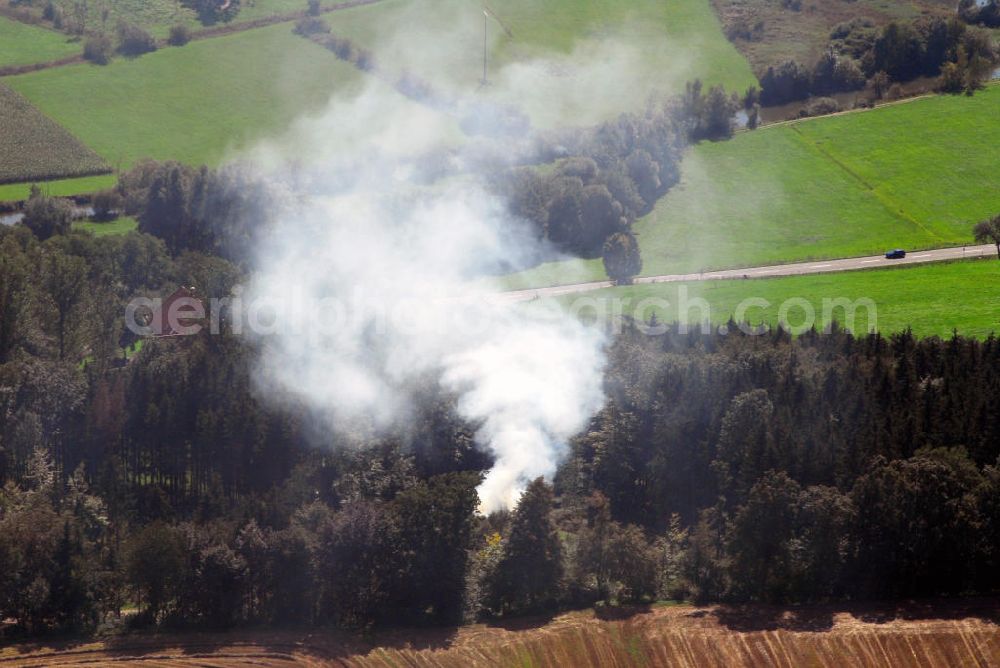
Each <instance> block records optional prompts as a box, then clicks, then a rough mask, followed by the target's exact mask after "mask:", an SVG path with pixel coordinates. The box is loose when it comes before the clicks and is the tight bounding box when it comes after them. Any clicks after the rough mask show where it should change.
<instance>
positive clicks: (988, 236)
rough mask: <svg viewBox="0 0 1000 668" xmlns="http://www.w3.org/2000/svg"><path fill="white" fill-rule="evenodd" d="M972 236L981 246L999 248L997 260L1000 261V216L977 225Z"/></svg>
mask: <svg viewBox="0 0 1000 668" xmlns="http://www.w3.org/2000/svg"><path fill="white" fill-rule="evenodd" d="M972 234H973V236H974V237H975V238H976V241H978V242H979V243H981V244H986V243H990V244H994V245H995V246H996V247H997V258H998V259H1000V215H997V216H994V217H993V218H990V219H988V220H982V221H980V222H978V223H976V226H975V227H974V228H972Z"/></svg>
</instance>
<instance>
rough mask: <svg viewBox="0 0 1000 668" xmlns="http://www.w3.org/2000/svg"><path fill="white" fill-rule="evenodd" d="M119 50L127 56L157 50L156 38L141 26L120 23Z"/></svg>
mask: <svg viewBox="0 0 1000 668" xmlns="http://www.w3.org/2000/svg"><path fill="white" fill-rule="evenodd" d="M118 50H119V51H120V52H121V53H123V54H124V55H126V56H133V57H134V56H141V55H142V54H144V53H149V52H150V51H156V40H155V39H154V38H153V36H152V35H150V34H149V33H148V32H146V31H145V30H143V29H142V28H140V27H139V26H137V25H134V24H131V23H124V22H123V23H120V24H118Z"/></svg>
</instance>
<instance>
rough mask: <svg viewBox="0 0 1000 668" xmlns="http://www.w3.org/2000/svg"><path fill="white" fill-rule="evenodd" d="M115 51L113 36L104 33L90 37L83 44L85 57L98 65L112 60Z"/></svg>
mask: <svg viewBox="0 0 1000 668" xmlns="http://www.w3.org/2000/svg"><path fill="white" fill-rule="evenodd" d="M114 52H115V49H114V46H112V44H111V38H110V37H108V36H107V35H105V34H103V33H100V34H97V35H94V36H92V37H88V38H87V41H86V42H84V45H83V57H84V58H86V59H87V60H89V61H90V62H92V63H96V64H98V65H107V64H108V63H109V62H111V56H113V55H114Z"/></svg>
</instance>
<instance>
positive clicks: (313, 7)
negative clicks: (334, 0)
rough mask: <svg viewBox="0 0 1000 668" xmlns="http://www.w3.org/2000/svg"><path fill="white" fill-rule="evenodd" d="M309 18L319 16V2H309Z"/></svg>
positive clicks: (313, 0) (311, 0)
mask: <svg viewBox="0 0 1000 668" xmlns="http://www.w3.org/2000/svg"><path fill="white" fill-rule="evenodd" d="M308 5H309V16H319V0H309V2H308Z"/></svg>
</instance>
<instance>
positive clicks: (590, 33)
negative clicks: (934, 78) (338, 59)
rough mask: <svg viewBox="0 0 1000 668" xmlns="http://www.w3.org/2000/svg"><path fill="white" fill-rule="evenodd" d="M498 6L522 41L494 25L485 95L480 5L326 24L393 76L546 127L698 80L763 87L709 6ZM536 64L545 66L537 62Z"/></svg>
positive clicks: (612, 2) (591, 0) (582, 120)
mask: <svg viewBox="0 0 1000 668" xmlns="http://www.w3.org/2000/svg"><path fill="white" fill-rule="evenodd" d="M490 6H491V7H492V9H493V10H494V11H495V12H496V14H497V16H499V18H500V19H501V21H502V22H503V24H504V25H505V26H506V27H507V28H509V29H510V32H511V34H512V35H513V37H509V36H507V35H506V34H505V33H504V32H503V30H502V28H501V27H500V25H498V24H497V23H496V22H494V21H492V20H491V21H489V22H488V30H489V31H490V32H489V34H490V54H489V62H490V78H491V85H490V86H487V87H485V88H484V89H480V81H481V79H482V76H483V31H484V29H485V27H484V17H483V13H482V7H481V6H480V5H479V4H477V3H469V2H464V1H462V0H437V1H433V2H432V1H431V0H418V1H416V2H413V1H408V0H383V2H380V3H378V4H376V5H372V6H366V7H359V8H354V9H349V10H345V11H340V12H335V13H333V14H328V15H326V17H325V18H326V20H327V22H328V23H329V24H330V25H331V27H332V28H333V30H334V32H335V33H337V34H340V35H343V36H346V37H350V38H351V39H352V40H354V41H355V42H357V43H358V44H361V45H364V46H366V47H368V48H370V49H372V50H374V51H375V53H376V54H377V56H378V59H379V62H380V63H381V64H382V65H383V66H384V67H387V69H389V70H390V71H392V70H398V71H402V70H403V69H404V68H406V69H409V70H412V71H413V72H414V73H416V74H418V75H419V76H421V77H422V78H424V79H426V80H428V81H430V82H431V83H433V84H434V85H435V86H437V87H439V88H441V89H444V90H448V91H449V92H451V93H452V94H456V95H469V94H478V95H485V96H488V97H491V98H493V99H496V100H498V101H500V102H513V103H516V104H518V105H519V106H520V107H521V108H522V109H524V110H525V111H526V112H527V113H528V114H529V115H530V116H531V117H532V119H533V120H534V121H535V122H536V123H537V124H539V125H542V126H549V125H557V124H558V125H565V124H566V123H567V119H571V120H570V122H571V123H573V124H588V123H593V122H598V121H600V120H604V119H607V118H610V117H613V116H615V115H617V114H618V113H620V112H621V111H625V110H633V109H637V108H639V107H641V106H642V105H643V104H644V102H645V100H646V98H647V97H648V94H649V93H650V92H652V91H654V90H680V89H682V88H683V84H684V82H686V81H687V80H690V79H693V78H696V77H700V78H702V79H703V80H705V81H706V82H707V83H709V84H723V85H725V86H726V87H727V89H729V90H737V91H743V90H745V89H746V88H747V87H748V86H750V85H753V84H756V79H755V77H754V76H753V73H752V72H751V71H750V66H749V64H748V63H747V62H746V60H745V59H744V58H743V57H742V56H741V55H740V54H739V52H737V51H736V49H735V47H733V46H732V44H730V43H729V41H728V40H727V39H726V37H725V35H723V34H722V29H721V26H720V24H719V21H718V19H717V18H716V16H715V14H714V12H713V11H712V7H711V5H710V4H709V3H708V1H707V0H679V1H677V2H670V3H667V2H662V1H660V0H549V1H547V2H537V1H536V0H507V1H505V2H503V3H499V2H497V3H493V4H491V5H490ZM440 35H448V39H447V40H445V41H441V40H440ZM622 45H627V47H623V46H622ZM692 54H697V57H693V56H692ZM534 61H544V62H543V64H541V65H539V66H538V67H534V68H532V67H526V66H525V65H526V64H528V63H531V62H534ZM501 66H510V67H509V69H508V70H507V72H506V74H505V77H499V76H498V74H497V73H498V70H499V68H500V67H501ZM623 70H626V71H628V72H629V75H628V76H624V77H623V76H622V75H621V72H622V71H623Z"/></svg>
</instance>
